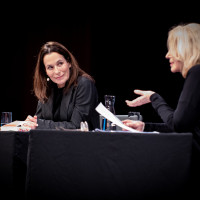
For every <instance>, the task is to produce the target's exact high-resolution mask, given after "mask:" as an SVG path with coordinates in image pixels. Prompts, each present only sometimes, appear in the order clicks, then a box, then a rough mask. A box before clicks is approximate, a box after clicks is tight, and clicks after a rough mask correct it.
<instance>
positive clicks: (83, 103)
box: [36, 76, 99, 130]
mask: <svg viewBox="0 0 200 200" xmlns="http://www.w3.org/2000/svg"><path fill="white" fill-rule="evenodd" d="M57 95H58V96H57ZM98 103H99V102H98V93H97V89H96V87H95V84H94V82H93V81H91V80H89V79H88V78H86V77H83V76H80V77H79V78H78V83H77V85H76V86H72V87H71V88H70V89H69V91H68V92H67V94H62V89H61V90H59V89H57V90H53V92H52V93H51V95H50V97H49V98H48V101H47V102H45V103H42V102H41V101H39V102H38V106H37V111H36V115H37V117H38V125H39V126H38V129H56V128H66V129H78V128H80V123H81V122H82V121H87V123H88V125H89V129H90V130H94V129H95V128H99V114H98V113H97V111H96V110H95V108H96V106H97V105H98Z"/></svg>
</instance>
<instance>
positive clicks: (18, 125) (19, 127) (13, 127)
mask: <svg viewBox="0 0 200 200" xmlns="http://www.w3.org/2000/svg"><path fill="white" fill-rule="evenodd" d="M25 123H27V122H26V121H18V120H16V121H13V122H11V123H8V124H5V125H3V126H1V127H0V128H1V131H23V132H26V131H30V129H31V128H29V127H26V126H24V124H25Z"/></svg>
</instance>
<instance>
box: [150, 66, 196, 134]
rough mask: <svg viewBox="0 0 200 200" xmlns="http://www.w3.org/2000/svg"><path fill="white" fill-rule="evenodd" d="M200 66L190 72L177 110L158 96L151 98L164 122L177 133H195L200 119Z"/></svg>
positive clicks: (154, 95)
mask: <svg viewBox="0 0 200 200" xmlns="http://www.w3.org/2000/svg"><path fill="white" fill-rule="evenodd" d="M199 91H200V66H194V67H193V68H191V69H190V71H189V72H188V75H187V77H186V80H185V83H184V87H183V90H182V93H181V96H180V98H179V101H178V104H177V108H176V109H175V110H173V109H172V108H170V107H169V106H168V105H167V103H166V102H165V100H164V99H163V98H162V97H161V96H160V95H158V94H156V93H155V94H153V95H152V96H151V98H150V100H151V102H152V106H153V108H154V109H155V110H156V111H157V113H158V114H159V116H160V117H161V118H162V120H163V121H164V122H165V123H166V124H167V125H168V126H169V127H170V128H171V129H173V130H175V131H176V132H182V131H184V132H186V131H193V129H194V128H195V126H196V125H197V124H198V121H199V119H200V92H199Z"/></svg>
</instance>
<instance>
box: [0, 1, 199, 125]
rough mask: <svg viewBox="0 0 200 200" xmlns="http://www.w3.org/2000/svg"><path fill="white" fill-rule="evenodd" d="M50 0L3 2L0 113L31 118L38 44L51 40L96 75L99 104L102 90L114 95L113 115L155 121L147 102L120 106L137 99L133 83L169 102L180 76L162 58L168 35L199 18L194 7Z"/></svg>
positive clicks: (174, 96) (177, 90) (173, 98)
mask: <svg viewBox="0 0 200 200" xmlns="http://www.w3.org/2000/svg"><path fill="white" fill-rule="evenodd" d="M54 4H55V5H52V7H51V8H49V7H46V5H45V6H41V5H40V4H37V3H36V2H35V4H34V5H33V4H31V3H30V4H29V5H19V4H17V5H12V8H10V7H9V5H8V7H5V9H6V10H7V12H6V15H5V14H1V15H3V16H2V17H1V18H2V19H3V20H2V23H1V50H2V51H1V78H0V85H1V97H0V99H1V100H0V112H2V111H12V112H13V120H24V119H25V118H26V116H27V115H28V114H30V115H34V112H35V110H36V105H37V99H36V98H35V96H34V94H33V93H32V86H33V73H34V67H35V64H36V58H37V54H38V52H39V49H40V47H41V46H42V45H43V44H44V43H45V42H47V41H50V40H54V41H58V42H61V43H62V44H64V45H65V46H66V47H67V48H68V49H69V50H70V51H71V52H72V53H73V54H74V56H75V57H76V58H77V60H78V62H79V64H80V66H81V68H83V69H84V70H85V71H86V72H88V73H89V74H91V75H92V76H93V77H94V78H95V80H96V86H97V89H98V92H99V101H101V102H104V95H105V94H112V95H115V96H116V102H115V110H116V113H117V114H127V113H128V111H138V112H140V113H141V114H142V115H143V117H144V121H151V122H159V121H161V119H160V118H159V117H158V116H157V114H156V113H155V111H154V110H153V109H152V107H151V105H150V104H148V105H144V106H141V107H138V108H129V107H127V106H126V104H125V100H126V99H133V98H135V97H136V95H134V94H133V90H134V89H136V88H138V89H145V90H146V89H147V90H154V91H156V92H158V93H160V94H161V95H162V96H163V97H164V98H165V99H166V101H167V102H168V103H169V104H170V105H171V106H172V107H175V106H176V103H177V100H178V97H179V94H180V91H181V89H182V85H183V81H184V80H183V78H182V77H181V75H180V74H172V73H171V72H170V67H169V62H168V60H166V59H165V54H166V52H167V48H166V40H167V33H168V30H169V28H170V27H172V26H174V25H177V24H179V23H187V22H200V17H199V13H198V12H195V11H194V9H193V8H195V7H196V6H195V5H192V9H190V8H188V7H187V6H186V7H187V8H185V9H184V10H183V9H182V8H180V7H178V9H177V8H176V9H175V8H174V7H171V6H169V8H166V6H164V5H151V6H152V7H148V5H142V6H140V7H139V6H136V5H134V4H130V5H127V4H125V3H124V4H118V5H116V4H115V5H112V4H110V5H109V6H108V5H103V3H102V4H101V5H99V4H98V3H96V5H95V6H94V5H89V4H88V5H86V4H83V5H80V4H78V3H77V4H74V5H71V4H68V3H67V1H66V3H65V4H59V3H58V2H54ZM161 4H162V3H161ZM23 6H26V7H23ZM155 6H157V7H156V8H155ZM159 6H160V7H159ZM38 8H40V9H38ZM2 9H4V8H2ZM145 9H146V10H145ZM164 10H165V11H164ZM188 10H189V11H190V12H188Z"/></svg>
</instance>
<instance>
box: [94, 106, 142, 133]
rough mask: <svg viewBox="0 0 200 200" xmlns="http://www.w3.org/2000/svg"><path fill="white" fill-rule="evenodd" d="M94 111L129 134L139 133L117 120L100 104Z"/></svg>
mask: <svg viewBox="0 0 200 200" xmlns="http://www.w3.org/2000/svg"><path fill="white" fill-rule="evenodd" d="M96 111H97V112H98V113H99V114H101V115H102V116H104V117H105V118H106V119H108V120H109V121H111V122H113V123H114V124H116V125H117V126H119V127H121V128H124V129H126V130H128V131H131V132H140V131H137V130H135V129H133V128H130V127H128V126H126V125H124V124H123V123H122V122H121V120H120V119H118V118H117V117H116V116H115V115H114V114H113V113H111V112H110V111H109V110H108V109H107V108H106V107H105V106H104V105H103V104H102V103H99V105H98V106H97V107H96Z"/></svg>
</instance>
